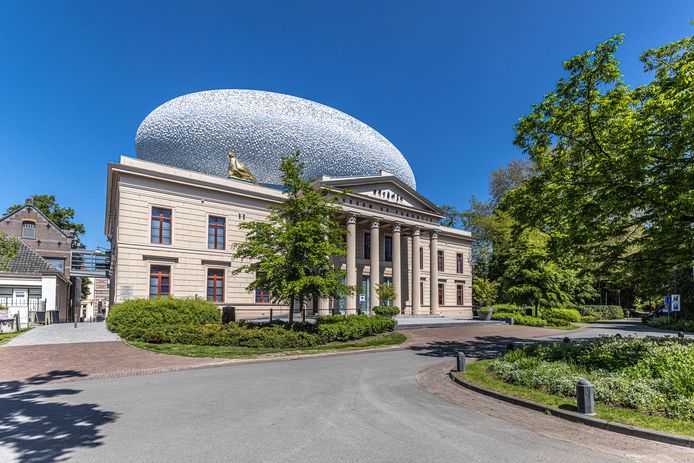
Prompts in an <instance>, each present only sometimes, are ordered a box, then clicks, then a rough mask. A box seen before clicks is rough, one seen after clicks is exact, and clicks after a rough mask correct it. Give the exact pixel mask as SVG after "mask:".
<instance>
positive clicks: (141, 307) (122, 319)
mask: <svg viewBox="0 0 694 463" xmlns="http://www.w3.org/2000/svg"><path fill="white" fill-rule="evenodd" d="M206 323H221V313H220V310H219V308H218V307H217V306H216V305H214V304H210V303H209V302H207V301H203V300H200V299H175V298H172V297H166V298H158V299H133V300H130V301H125V302H121V303H120V304H116V305H114V306H113V307H111V308H110V309H109V312H108V319H107V320H106V325H107V326H108V329H110V330H111V331H113V332H115V333H118V334H119V335H120V336H122V337H124V338H125V339H131V337H132V334H131V333H132V332H135V331H138V330H142V329H144V328H148V327H150V326H155V325H178V324H193V325H204V324H206Z"/></svg>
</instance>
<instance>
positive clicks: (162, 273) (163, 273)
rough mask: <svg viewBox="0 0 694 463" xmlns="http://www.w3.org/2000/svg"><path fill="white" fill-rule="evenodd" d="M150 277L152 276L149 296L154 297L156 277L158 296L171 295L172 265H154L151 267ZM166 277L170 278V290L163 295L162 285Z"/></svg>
mask: <svg viewBox="0 0 694 463" xmlns="http://www.w3.org/2000/svg"><path fill="white" fill-rule="evenodd" d="M149 278H150V282H149V297H152V278H156V279H157V297H162V296H164V297H166V296H169V295H170V294H171V267H167V266H164V265H153V266H152V267H150V269H149ZM164 278H168V279H169V284H168V285H166V286H168V287H169V291H168V292H167V293H166V294H164V295H162V292H161V287H162V284H161V281H162V280H163V279H164Z"/></svg>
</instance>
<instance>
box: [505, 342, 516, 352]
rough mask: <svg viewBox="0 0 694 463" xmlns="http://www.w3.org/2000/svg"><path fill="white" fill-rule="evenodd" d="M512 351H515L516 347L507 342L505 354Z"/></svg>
mask: <svg viewBox="0 0 694 463" xmlns="http://www.w3.org/2000/svg"><path fill="white" fill-rule="evenodd" d="M514 349H516V345H515V344H514V343H512V342H509V343H508V345H507V346H506V352H511V351H512V350H514Z"/></svg>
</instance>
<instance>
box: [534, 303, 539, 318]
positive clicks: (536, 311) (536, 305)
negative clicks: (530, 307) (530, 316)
mask: <svg viewBox="0 0 694 463" xmlns="http://www.w3.org/2000/svg"><path fill="white" fill-rule="evenodd" d="M539 313H540V301H535V316H536V317H539V316H540V315H539Z"/></svg>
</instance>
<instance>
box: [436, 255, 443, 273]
mask: <svg viewBox="0 0 694 463" xmlns="http://www.w3.org/2000/svg"><path fill="white" fill-rule="evenodd" d="M436 259H437V265H438V269H439V272H443V268H444V262H443V251H436Z"/></svg>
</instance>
